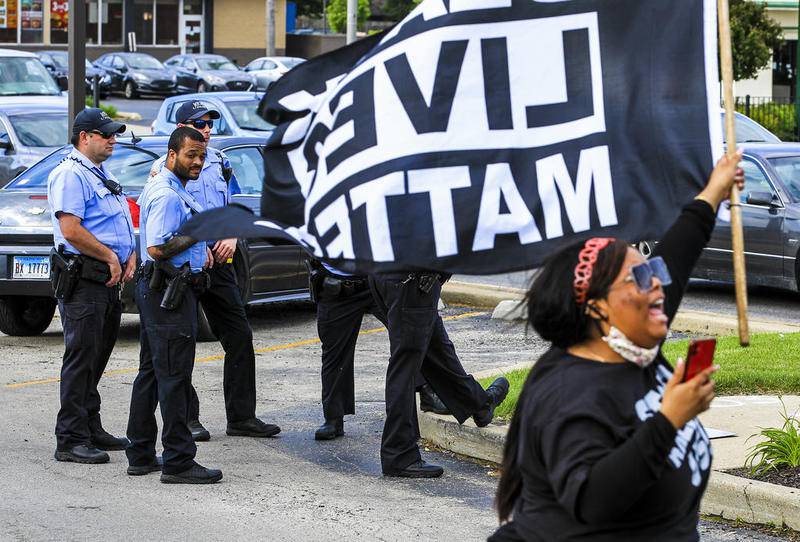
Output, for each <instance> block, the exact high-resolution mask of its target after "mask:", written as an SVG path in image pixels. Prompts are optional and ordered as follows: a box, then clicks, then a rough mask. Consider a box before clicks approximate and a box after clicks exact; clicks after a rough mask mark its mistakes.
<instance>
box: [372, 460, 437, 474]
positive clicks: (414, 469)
mask: <svg viewBox="0 0 800 542" xmlns="http://www.w3.org/2000/svg"><path fill="white" fill-rule="evenodd" d="M442 474H444V469H443V468H442V467H440V466H439V465H431V464H430V463H426V462H425V461H423V460H422V459H419V460H417V461H414V462H413V463H411V464H410V465H409V466H407V467H406V468H404V469H398V470H384V471H383V475H384V476H394V477H397V478H438V477H439V476H441V475H442Z"/></svg>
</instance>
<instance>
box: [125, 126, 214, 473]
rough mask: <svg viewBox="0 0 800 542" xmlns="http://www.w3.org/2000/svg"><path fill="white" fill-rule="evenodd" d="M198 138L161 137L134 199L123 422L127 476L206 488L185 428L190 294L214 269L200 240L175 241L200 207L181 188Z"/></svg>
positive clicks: (191, 338)
mask: <svg viewBox="0 0 800 542" xmlns="http://www.w3.org/2000/svg"><path fill="white" fill-rule="evenodd" d="M205 154H206V149H205V142H204V140H203V137H202V136H201V135H200V134H199V133H198V132H196V131H195V130H192V129H190V128H179V129H177V130H175V132H173V133H172V136H170V139H169V151H168V153H167V160H166V163H165V167H164V168H163V169H162V171H161V172H160V173H159V174H158V175H156V176H155V177H154V178H152V179H150V181H149V182H148V183H147V185H146V186H145V189H144V191H143V192H142V195H141V196H140V198H139V206H140V209H141V211H140V215H139V217H140V221H139V233H140V245H141V255H142V260H143V264H142V266H141V267H140V270H139V279H138V281H137V284H136V304H137V305H138V307H139V315H140V319H141V336H140V339H141V353H140V355H139V373H138V374H137V376H136V380H135V381H134V383H133V390H132V392H131V410H130V416H129V418H128V439H130V444H129V446H128V448H127V450H126V453H127V456H128V474H130V475H143V474H148V473H150V472H155V471H158V470H161V471H162V473H161V481H162V482H164V483H174V484H211V483H215V482H218V481H219V480H220V479H221V478H222V472H221V471H219V470H216V469H207V468H205V467H202V466H201V465H198V464H197V463H196V462H195V461H194V458H195V454H196V453H197V447H196V446H195V444H194V441H193V439H192V434H191V431H190V430H189V427H188V425H187V418H188V409H189V397H190V393H191V381H192V368H193V367H194V353H195V339H196V337H197V296H198V295H202V293H203V291H204V290H205V289H206V288H207V287H208V283H209V277H208V275H207V273H206V272H205V271H204V268H209V267H211V266H213V265H214V261H213V255H212V254H211V250H210V249H209V248H208V247H207V246H206V243H204V242H199V243H195V242H194V240H192V239H189V238H186V237H181V236H176V234H175V232H176V231H177V230H178V228H179V227H180V226H181V225H182V224H183V223H185V222H186V221H187V220H189V219H190V218H191V216H192V215H193V214H195V213H199V212H202V211H203V207H202V206H201V205H200V203H199V202H198V201H197V200H196V199H195V198H194V197H193V196H192V195H191V194H190V193H189V192H187V190H186V187H187V186H189V185H191V183H196V182H197V178H198V176H199V175H200V171H201V168H202V165H203V162H204V160H205ZM158 404H160V405H161V418H162V420H163V423H164V427H163V428H162V432H161V443H162V444H163V447H164V451H163V454H162V457H163V461H162V462H159V461H158V459H157V457H156V452H155V445H156V436H157V434H158V426H157V425H156V417H155V409H156V406H157V405H158Z"/></svg>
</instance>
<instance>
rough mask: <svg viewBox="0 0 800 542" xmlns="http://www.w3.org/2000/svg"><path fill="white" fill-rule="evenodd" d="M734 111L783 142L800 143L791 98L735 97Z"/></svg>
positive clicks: (795, 112) (799, 134)
mask: <svg viewBox="0 0 800 542" xmlns="http://www.w3.org/2000/svg"><path fill="white" fill-rule="evenodd" d="M734 105H735V109H736V111H738V112H739V113H742V114H743V115H746V116H748V117H750V118H751V119H753V120H754V121H756V122H757V123H759V124H760V125H761V126H763V127H764V128H766V129H767V130H769V131H770V132H772V133H773V134H775V135H776V136H778V137H779V138H780V139H781V140H783V141H800V133H798V130H797V128H798V126H797V111H796V109H795V103H794V101H793V100H792V99H791V98H773V97H769V96H750V95H747V96H737V97H736V98H735V104H734Z"/></svg>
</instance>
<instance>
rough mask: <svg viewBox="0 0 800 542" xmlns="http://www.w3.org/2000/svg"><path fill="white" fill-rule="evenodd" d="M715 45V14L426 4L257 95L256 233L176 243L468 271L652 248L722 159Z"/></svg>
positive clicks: (712, 10)
mask: <svg viewBox="0 0 800 542" xmlns="http://www.w3.org/2000/svg"><path fill="white" fill-rule="evenodd" d="M716 47H717V46H716V4H715V2H714V1H713V0H683V1H682V2H681V8H680V9H675V3H674V2H669V1H665V0H614V1H608V0H571V1H553V0H549V1H536V0H522V1H518V0H450V1H449V2H444V1H443V0H424V1H423V2H422V3H421V4H420V5H419V6H418V7H417V8H416V9H415V10H414V11H413V12H412V13H411V14H410V15H409V16H408V17H407V18H406V19H405V20H403V21H402V22H401V23H399V24H398V25H397V26H395V27H394V28H393V29H391V30H390V31H387V32H385V33H383V34H380V35H377V36H371V37H369V38H367V39H365V40H362V41H360V42H356V43H355V44H353V45H351V46H348V47H345V48H342V49H339V50H337V51H334V52H332V53H330V54H327V55H324V56H321V57H318V58H315V59H312V60H310V61H308V62H306V63H304V64H301V65H300V66H299V67H297V68H295V69H294V70H292V71H291V72H289V73H288V74H287V75H285V76H284V77H283V78H281V79H280V80H279V81H278V83H277V84H276V85H274V87H273V88H271V89H270V92H269V93H268V94H267V98H266V99H265V102H264V103H262V114H264V115H265V118H267V119H268V120H270V121H271V122H273V123H277V124H278V128H277V129H276V130H275V132H274V134H273V136H272V137H271V139H270V141H269V143H268V145H267V149H266V151H265V162H266V168H267V173H266V178H265V187H264V192H263V195H262V208H261V211H262V213H261V214H262V217H254V216H247V215H244V214H242V213H241V212H239V213H238V214H236V217H235V218H234V217H233V215H230V217H229V218H230V219H220V218H217V219H216V220H212V219H210V218H207V217H208V216H211V215H213V214H214V213H225V212H226V210H222V211H212V212H209V213H203V214H201V215H199V216H198V217H196V218H195V219H194V220H192V221H190V222H189V223H188V224H187V226H186V227H185V228H184V229H183V230H182V233H187V234H190V235H192V237H195V238H198V239H208V238H225V237H234V236H239V237H245V236H254V237H270V236H272V235H277V236H281V237H289V238H291V239H294V240H295V241H296V242H298V243H301V244H303V245H304V246H305V247H306V248H307V249H308V250H309V251H310V252H313V253H314V254H315V255H317V256H318V257H322V258H324V259H327V260H329V261H331V262H332V263H334V265H336V266H337V267H339V268H341V269H345V270H356V269H357V270H360V271H381V270H398V269H409V268H419V269H435V270H444V271H447V272H451V273H477V274H488V273H499V272H506V271H513V270H519V269H525V268H530V267H534V266H536V265H538V264H540V263H541V262H542V260H543V259H544V258H545V257H546V256H547V255H548V254H550V253H551V252H553V251H554V250H556V249H557V248H559V247H560V246H562V245H563V244H565V243H568V242H572V241H574V240H577V239H579V238H585V237H589V236H592V235H603V236H614V237H619V238H623V239H628V240H630V241H636V240H640V239H650V238H656V237H658V236H659V235H660V234H661V233H663V231H664V230H665V229H666V227H668V226H669V224H670V223H671V222H672V220H674V218H675V217H676V216H677V213H678V210H679V208H680V206H681V205H683V204H684V203H686V202H687V201H689V200H690V199H691V198H692V197H694V196H695V195H696V194H697V192H698V191H699V190H700V189H701V188H702V187H703V186H704V183H705V180H706V179H707V177H708V175H709V173H710V171H711V168H712V166H713V163H714V159H715V157H718V156H719V155H721V153H722V131H721V123H720V108H719V87H718V79H717V63H716V51H717V48H716ZM220 226H222V227H220Z"/></svg>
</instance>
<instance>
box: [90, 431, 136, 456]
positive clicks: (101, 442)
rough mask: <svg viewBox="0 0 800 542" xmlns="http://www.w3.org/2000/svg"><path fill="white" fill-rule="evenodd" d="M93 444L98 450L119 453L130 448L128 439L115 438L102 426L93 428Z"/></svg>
mask: <svg viewBox="0 0 800 542" xmlns="http://www.w3.org/2000/svg"><path fill="white" fill-rule="evenodd" d="M91 433H92V436H91V443H92V446H94V447H95V448H97V449H98V450H106V451H117V450H124V449H125V448H126V447H127V446H128V439H127V438H125V437H115V436H114V435H111V434H109V432H108V431H106V430H105V429H103V427H102V426H100V427H94V428H91Z"/></svg>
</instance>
